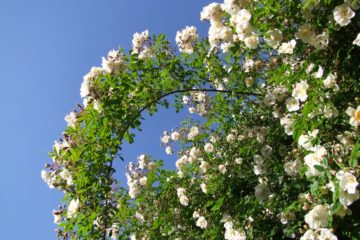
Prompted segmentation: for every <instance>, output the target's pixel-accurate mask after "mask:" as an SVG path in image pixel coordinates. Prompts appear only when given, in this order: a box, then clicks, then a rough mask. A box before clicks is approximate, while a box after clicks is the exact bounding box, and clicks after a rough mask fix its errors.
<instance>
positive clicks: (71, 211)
mask: <svg viewBox="0 0 360 240" xmlns="http://www.w3.org/2000/svg"><path fill="white" fill-rule="evenodd" d="M79 206H80V200H79V199H76V200H74V199H73V200H71V201H70V203H69V206H68V210H67V217H68V218H72V217H74V216H76V213H77V212H78V210H79Z"/></svg>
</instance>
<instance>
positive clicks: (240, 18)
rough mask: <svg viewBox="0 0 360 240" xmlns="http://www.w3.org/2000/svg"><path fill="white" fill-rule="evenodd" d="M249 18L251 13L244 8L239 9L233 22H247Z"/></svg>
mask: <svg viewBox="0 0 360 240" xmlns="http://www.w3.org/2000/svg"><path fill="white" fill-rule="evenodd" d="M250 19H251V13H250V12H249V11H248V10H246V9H241V10H240V11H239V12H238V13H237V15H236V18H235V22H236V24H238V25H241V24H245V23H248V22H249V21H250Z"/></svg>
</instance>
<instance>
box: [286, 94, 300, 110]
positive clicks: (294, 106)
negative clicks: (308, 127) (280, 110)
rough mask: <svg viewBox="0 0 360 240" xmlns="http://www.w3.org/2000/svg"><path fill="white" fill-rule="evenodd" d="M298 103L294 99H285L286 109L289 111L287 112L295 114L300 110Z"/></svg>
mask: <svg viewBox="0 0 360 240" xmlns="http://www.w3.org/2000/svg"><path fill="white" fill-rule="evenodd" d="M299 104H300V103H299V101H298V100H297V99H295V98H292V97H290V98H288V99H286V107H287V109H288V110H289V112H295V111H298V110H299V109H300V105H299Z"/></svg>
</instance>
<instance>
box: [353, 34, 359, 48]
mask: <svg viewBox="0 0 360 240" xmlns="http://www.w3.org/2000/svg"><path fill="white" fill-rule="evenodd" d="M353 44H354V45H357V46H359V47H360V33H358V35H357V36H356V38H355V40H354V41H353Z"/></svg>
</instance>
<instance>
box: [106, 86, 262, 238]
mask: <svg viewBox="0 0 360 240" xmlns="http://www.w3.org/2000/svg"><path fill="white" fill-rule="evenodd" d="M184 92H215V93H227V94H231V93H234V94H238V95H247V96H261V95H262V94H260V93H252V92H243V91H233V90H218V89H178V90H174V91H171V92H168V93H164V94H162V95H161V96H158V97H156V98H155V99H153V100H151V101H150V102H148V103H147V104H145V105H144V106H143V107H141V108H140V109H139V111H138V112H137V113H136V114H135V116H134V117H133V118H132V119H131V120H130V122H128V124H127V125H126V126H125V128H124V129H123V131H122V132H121V134H120V136H119V137H120V138H121V139H123V138H124V135H125V134H126V133H127V132H128V131H129V129H130V127H131V125H132V124H133V123H134V121H136V119H138V118H139V117H141V114H142V113H143V112H144V111H145V110H146V109H148V108H149V107H150V106H152V105H153V104H155V103H157V102H158V101H160V100H161V99H163V98H166V97H168V96H170V95H173V94H177V93H184ZM113 162H114V158H113V159H112V160H111V162H110V165H109V171H108V174H107V179H109V178H110V177H111V175H112V173H111V172H112V165H113ZM108 202H109V201H106V203H105V209H104V210H105V211H107V208H108ZM104 225H105V228H104V234H103V240H105V239H106V229H107V221H106V212H105V221H104Z"/></svg>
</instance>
